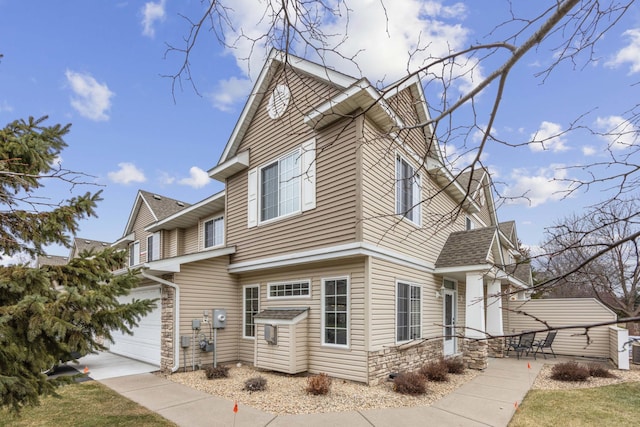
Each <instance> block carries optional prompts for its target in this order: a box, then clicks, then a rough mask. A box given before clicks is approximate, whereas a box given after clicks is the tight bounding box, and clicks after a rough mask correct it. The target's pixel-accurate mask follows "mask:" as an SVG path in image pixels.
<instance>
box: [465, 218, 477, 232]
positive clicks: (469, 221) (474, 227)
mask: <svg viewBox="0 0 640 427" xmlns="http://www.w3.org/2000/svg"><path fill="white" fill-rule="evenodd" d="M469 224H471V227H469V226H468V225H469ZM464 229H465V230H466V231H469V230H475V229H476V223H475V221H474V220H473V218H471V217H470V216H469V215H465V217H464Z"/></svg>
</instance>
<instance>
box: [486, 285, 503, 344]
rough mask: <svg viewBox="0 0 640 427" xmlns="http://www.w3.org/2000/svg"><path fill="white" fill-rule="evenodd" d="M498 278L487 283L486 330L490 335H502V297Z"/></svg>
mask: <svg viewBox="0 0 640 427" xmlns="http://www.w3.org/2000/svg"><path fill="white" fill-rule="evenodd" d="M501 290H502V288H501V286H500V281H499V280H495V279H493V280H489V283H488V285H487V332H488V333H490V334H491V335H502V334H503V333H504V328H503V325H502V297H501Z"/></svg>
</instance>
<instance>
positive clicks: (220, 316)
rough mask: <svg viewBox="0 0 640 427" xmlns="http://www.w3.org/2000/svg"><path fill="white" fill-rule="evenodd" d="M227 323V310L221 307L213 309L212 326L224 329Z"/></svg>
mask: <svg viewBox="0 0 640 427" xmlns="http://www.w3.org/2000/svg"><path fill="white" fill-rule="evenodd" d="M226 325H227V310H225V309H223V308H214V309H213V328H214V329H224V327H225V326H226Z"/></svg>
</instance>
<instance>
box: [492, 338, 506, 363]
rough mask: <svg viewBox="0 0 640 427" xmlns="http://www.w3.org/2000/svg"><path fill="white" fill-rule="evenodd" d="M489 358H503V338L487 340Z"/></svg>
mask: <svg viewBox="0 0 640 427" xmlns="http://www.w3.org/2000/svg"><path fill="white" fill-rule="evenodd" d="M489 357H495V358H497V359H500V358H503V357H504V338H493V339H490V340H489Z"/></svg>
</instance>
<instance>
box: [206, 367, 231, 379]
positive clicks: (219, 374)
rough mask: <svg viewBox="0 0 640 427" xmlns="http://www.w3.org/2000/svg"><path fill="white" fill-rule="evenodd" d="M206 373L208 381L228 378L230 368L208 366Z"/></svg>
mask: <svg viewBox="0 0 640 427" xmlns="http://www.w3.org/2000/svg"><path fill="white" fill-rule="evenodd" d="M204 373H205V375H206V376H207V379H208V380H212V379H215V378H227V377H228V376H229V367H228V366H223V365H220V366H217V367H215V368H214V367H213V366H207V367H206V368H205V369H204Z"/></svg>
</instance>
